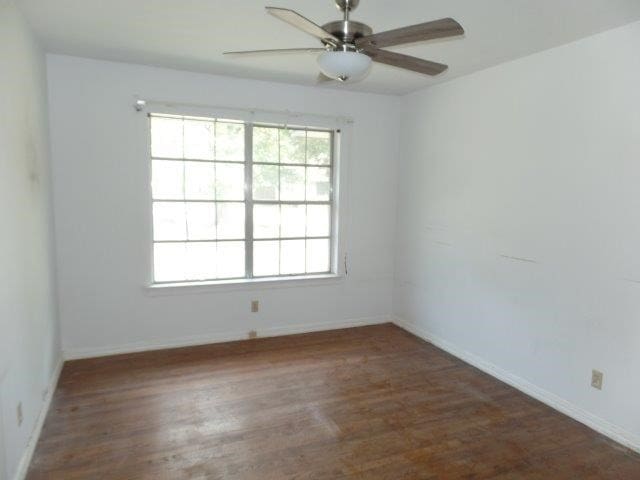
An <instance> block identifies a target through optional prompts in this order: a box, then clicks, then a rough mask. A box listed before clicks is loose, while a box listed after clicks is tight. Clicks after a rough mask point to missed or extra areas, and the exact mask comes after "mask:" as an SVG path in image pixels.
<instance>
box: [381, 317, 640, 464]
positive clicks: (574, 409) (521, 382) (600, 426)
mask: <svg viewBox="0 0 640 480" xmlns="http://www.w3.org/2000/svg"><path fill="white" fill-rule="evenodd" d="M393 323H394V324H396V325H397V326H398V327H400V328H402V329H403V330H406V331H408V332H409V333H412V334H414V335H415V336H417V337H420V338H422V339H423V340H425V341H427V342H429V343H431V344H433V345H434V346H436V347H438V348H440V349H442V350H444V351H445V352H448V353H450V354H451V355H453V356H455V357H457V358H459V359H460V360H462V361H464V362H466V363H468V364H469V365H472V366H474V367H476V368H478V369H479V370H482V371H483V372H485V373H487V374H489V375H491V376H492V377H495V378H497V379H498V380H500V381H502V382H504V383H506V384H508V385H510V386H512V387H514V388H516V389H518V390H520V391H521V392H523V393H525V394H527V395H529V396H530V397H533V398H535V399H536V400H539V401H540V402H542V403H544V404H546V405H548V406H549V407H551V408H553V409H554V410H557V411H559V412H561V413H563V414H565V415H567V416H569V417H571V418H573V419H574V420H577V421H578V422H580V423H582V424H584V425H586V426H587V427H589V428H591V429H593V430H595V431H596V432H598V433H601V434H603V435H605V436H607V437H609V438H610V439H611V440H614V441H615V442H617V443H619V444H621V445H624V446H625V447H627V448H629V449H631V450H634V451H636V452H638V453H640V437H638V436H637V435H634V434H633V433H631V432H628V431H626V430H624V429H623V428H620V427H618V426H617V425H614V424H612V423H610V422H608V421H607V420H604V419H602V418H600V417H598V416H596V415H593V414H592V413H590V412H588V411H586V410H584V409H582V408H581V407H578V406H577V405H575V404H573V403H571V402H569V401H567V400H565V399H564V398H561V397H558V396H557V395H555V394H553V393H551V392H549V391H547V390H545V389H543V388H540V387H538V386H537V385H534V384H533V383H531V382H529V381H527V380H525V379H523V378H520V377H518V376H517V375H514V374H513V373H510V372H508V371H506V370H504V369H502V368H500V367H498V366H497V365H494V364H493V363H491V362H488V361H486V360H484V359H483V358H481V357H478V356H477V355H475V354H473V353H470V352H468V351H466V350H463V349H461V348H459V347H457V346H456V345H454V344H452V343H450V342H448V341H446V340H443V339H441V338H439V337H437V336H436V335H433V334H432V333H431V332H428V331H427V330H425V329H423V328H421V327H419V326H417V325H415V324H413V323H409V322H407V321H406V320H404V319H402V318H399V317H395V318H394V319H393Z"/></svg>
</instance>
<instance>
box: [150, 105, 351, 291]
mask: <svg viewBox="0 0 640 480" xmlns="http://www.w3.org/2000/svg"><path fill="white" fill-rule="evenodd" d="M144 113H145V114H144V115H140V117H141V119H142V121H141V124H142V125H143V127H144V130H145V133H144V135H143V136H142V137H141V138H143V139H146V145H145V147H146V148H145V153H146V155H145V162H146V165H147V182H146V185H147V192H146V194H147V198H148V200H149V205H148V209H147V211H148V215H147V219H148V222H147V226H148V228H147V230H148V235H147V238H148V240H147V245H148V252H149V254H148V255H147V258H148V260H149V261H148V268H147V272H148V280H147V282H146V289H147V291H148V293H150V294H151V295H154V296H155V295H172V294H182V293H185V292H186V293H190V292H195V293H198V292H206V291H209V290H211V289H215V290H216V291H217V290H222V289H231V290H235V289H246V288H260V289H263V288H280V287H284V286H293V287H295V286H298V285H326V284H327V283H335V282H340V281H342V280H343V279H344V277H345V276H346V274H347V255H346V230H347V222H346V219H347V218H348V214H347V208H348V202H347V201H346V200H345V199H344V198H343V194H342V193H343V191H344V190H345V187H346V184H347V181H348V169H347V168H346V165H347V161H346V152H348V151H349V143H348V142H349V140H350V137H351V126H352V122H351V121H347V120H345V119H340V118H330V117H327V116H323V115H313V114H308V115H307V114H295V115H292V114H291V113H289V112H268V113H267V112H256V111H251V110H242V109H226V108H224V109H221V108H215V109H210V108H206V107H194V106H171V105H162V106H160V105H158V106H156V105H154V106H150V105H147V108H146V110H144ZM151 114H158V115H163V114H164V115H177V116H186V117H188V116H194V117H208V118H212V119H220V120H223V119H227V120H231V121H238V122H244V124H245V163H244V165H245V171H246V172H252V168H251V167H252V151H251V150H252V147H253V144H252V143H253V142H252V141H250V140H251V138H252V137H251V136H252V134H253V132H252V127H253V126H254V125H256V126H272V127H273V126H275V127H283V126H285V127H290V128H292V129H293V128H301V129H307V130H314V129H316V130H325V131H330V132H332V159H331V176H332V178H331V195H330V204H331V217H332V218H331V232H330V233H331V237H330V249H331V251H330V271H329V272H328V273H319V274H306V275H305V274H300V275H296V274H294V275H279V276H273V277H242V278H234V279H220V280H207V281H177V282H162V283H159V282H155V280H154V273H153V268H154V258H153V245H154V238H153V195H152V191H151V165H152V156H151V130H150V128H149V127H150V124H149V116H150V115H151ZM142 125H141V126H142ZM274 165H277V164H274ZM249 175H251V173H249ZM250 185H251V178H250V177H249V178H248V177H247V176H246V175H245V200H244V202H245V208H246V209H247V210H246V212H249V213H246V214H245V222H246V223H245V272H250V268H252V263H253V258H252V257H251V259H250V263H249V255H250V252H249V250H251V251H252V249H249V248H246V246H247V245H249V244H252V242H253V240H254V239H253V238H252V236H253V235H252V231H253V222H252V216H253V210H252V209H253V199H252V192H249V187H250ZM275 203H277V204H280V203H292V202H286V201H285V202H280V201H278V202H275ZM293 203H296V202H293ZM302 203H305V204H306V202H302ZM249 223H251V225H248V224H249ZM250 233H251V236H250ZM260 240H262V239H260ZM285 240H287V239H285Z"/></svg>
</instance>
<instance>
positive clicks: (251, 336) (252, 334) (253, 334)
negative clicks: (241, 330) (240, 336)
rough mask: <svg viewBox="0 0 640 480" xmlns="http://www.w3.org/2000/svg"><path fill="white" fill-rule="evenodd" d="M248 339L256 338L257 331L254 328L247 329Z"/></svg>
mask: <svg viewBox="0 0 640 480" xmlns="http://www.w3.org/2000/svg"><path fill="white" fill-rule="evenodd" d="M247 336H248V337H249V338H250V339H253V338H258V332H256V331H255V330H249V334H248V335H247Z"/></svg>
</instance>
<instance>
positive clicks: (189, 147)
mask: <svg viewBox="0 0 640 480" xmlns="http://www.w3.org/2000/svg"><path fill="white" fill-rule="evenodd" d="M214 129H215V122H208V121H206V120H185V121H184V157H185V158H195V159H198V160H213V145H214Z"/></svg>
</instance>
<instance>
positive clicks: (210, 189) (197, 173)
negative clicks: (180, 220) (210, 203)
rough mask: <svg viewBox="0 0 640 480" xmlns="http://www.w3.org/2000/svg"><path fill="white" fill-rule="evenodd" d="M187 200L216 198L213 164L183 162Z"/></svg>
mask: <svg viewBox="0 0 640 480" xmlns="http://www.w3.org/2000/svg"><path fill="white" fill-rule="evenodd" d="M184 171H185V175H186V181H185V190H186V191H185V196H186V198H187V200H214V199H215V198H216V170H215V165H214V164H213V163H205V162H184Z"/></svg>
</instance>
